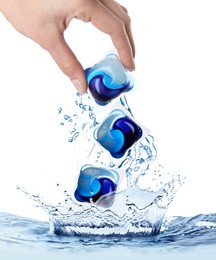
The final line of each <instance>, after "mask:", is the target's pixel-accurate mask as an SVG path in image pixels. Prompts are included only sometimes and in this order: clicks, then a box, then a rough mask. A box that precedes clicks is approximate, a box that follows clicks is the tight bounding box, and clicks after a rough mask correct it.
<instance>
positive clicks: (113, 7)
mask: <svg viewBox="0 0 216 260" xmlns="http://www.w3.org/2000/svg"><path fill="white" fill-rule="evenodd" d="M101 2H102V3H103V4H104V5H105V6H106V7H107V8H108V9H109V10H110V11H111V12H112V13H114V14H115V15H116V16H117V17H118V18H119V19H121V21H123V22H124V24H125V29H126V33H127V36H128V39H129V41H130V45H131V48H132V52H133V58H134V57H135V44H134V39H133V34H132V30H131V19H130V17H129V15H128V12H127V9H126V8H125V7H124V6H121V5H119V4H118V3H117V2H116V1H113V0H101Z"/></svg>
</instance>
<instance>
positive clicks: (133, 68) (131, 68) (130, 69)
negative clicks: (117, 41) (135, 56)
mask: <svg viewBox="0 0 216 260" xmlns="http://www.w3.org/2000/svg"><path fill="white" fill-rule="evenodd" d="M135 69H136V66H135V62H134V60H133V61H132V66H131V67H130V68H129V71H134V70H135Z"/></svg>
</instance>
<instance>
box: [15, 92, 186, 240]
mask: <svg viewBox="0 0 216 260" xmlns="http://www.w3.org/2000/svg"><path fill="white" fill-rule="evenodd" d="M72 98H73V102H72V104H71V111H72V112H71V111H69V112H67V113H66V112H65V111H64V109H63V108H61V107H60V108H59V109H58V114H59V116H61V123H60V125H61V126H62V127H63V128H64V130H65V129H66V130H67V131H68V133H69V138H68V142H70V143H71V145H73V148H74V149H76V153H79V152H80V156H82V157H81V159H80V160H79V161H78V162H77V163H78V165H79V166H80V167H81V166H82V165H84V164H88V163H89V164H92V165H96V166H99V167H100V166H101V167H109V168H112V169H113V170H118V172H120V175H121V176H120V178H121V182H120V185H119V188H118V190H117V191H116V192H113V193H109V194H108V195H104V196H102V197H101V198H100V199H99V200H98V201H97V202H96V203H80V202H78V201H76V199H75V198H74V196H73V193H71V192H67V191H65V190H64V189H63V187H61V186H60V185H59V184H57V188H58V189H62V191H61V193H63V194H64V200H63V202H59V203H58V205H52V204H51V203H50V202H45V201H44V199H42V196H41V195H40V194H39V195H38V194H31V193H29V192H28V191H26V190H25V188H22V187H18V189H19V190H21V191H22V192H24V193H26V194H27V195H28V196H29V197H30V198H31V199H32V200H34V201H35V202H36V203H37V204H38V206H39V207H41V208H42V209H43V210H44V211H45V212H46V213H47V214H48V216H49V219H50V229H51V231H53V232H54V233H55V234H66V235H71V234H79V235H80V234H82V235H84V234H85V235H130V236H131V235H138V234H139V235H150V234H158V233H159V231H160V229H161V225H162V223H163V218H164V215H165V213H166V210H167V208H168V206H169V204H170V203H171V202H172V201H173V199H174V196H175V193H176V192H177V190H178V188H179V187H181V186H182V184H183V182H184V179H183V178H182V177H181V176H180V175H179V174H172V172H170V170H169V169H167V166H166V167H165V166H163V165H162V164H160V163H159V162H158V161H157V150H156V147H155V145H154V138H153V136H152V135H150V134H148V135H147V136H145V137H144V138H143V139H141V141H140V140H139V141H138V142H137V143H135V144H134V146H132V148H130V149H129V150H128V151H127V153H126V155H125V156H124V157H123V158H122V159H120V160H115V159H113V158H111V156H110V155H109V154H108V153H107V152H106V151H104V150H103V149H102V148H101V146H100V145H99V144H98V143H97V142H96V141H95V139H94V138H93V136H94V131H95V129H96V127H97V126H98V125H99V124H100V123H101V122H102V120H103V119H104V117H105V114H106V113H107V112H108V111H106V110H103V111H100V113H97V112H98V111H97V109H98V108H97V107H95V104H94V102H93V101H92V99H91V97H90V95H88V94H86V95H84V96H80V95H78V94H75V95H73V97H72ZM116 106H118V107H121V108H122V109H124V110H125V111H126V112H127V113H128V114H129V115H130V116H131V117H132V116H133V115H132V111H131V109H130V107H129V105H128V103H127V100H126V98H125V96H123V97H121V98H120V99H119V100H118V104H116ZM82 142H83V144H84V145H80V144H81V143H82ZM80 147H82V149H80ZM83 147H84V148H83ZM77 175H78V173H77ZM71 186H73V184H71ZM74 188H75V186H74ZM108 197H109V198H111V199H112V200H113V204H112V206H110V207H109V208H104V207H101V206H100V205H102V203H103V201H104V200H106V199H107V198H108Z"/></svg>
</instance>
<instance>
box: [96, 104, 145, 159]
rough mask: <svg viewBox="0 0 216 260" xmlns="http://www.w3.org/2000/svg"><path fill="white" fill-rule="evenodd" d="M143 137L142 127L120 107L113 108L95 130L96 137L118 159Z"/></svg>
mask: <svg viewBox="0 0 216 260" xmlns="http://www.w3.org/2000/svg"><path fill="white" fill-rule="evenodd" d="M141 137H142V129H141V127H140V126H139V125H138V124H137V123H135V122H134V121H133V120H132V119H131V118H130V117H128V116H127V115H126V114H125V113H124V112H123V111H122V110H120V109H115V110H113V111H112V112H111V113H110V115H109V116H108V117H107V118H106V119H105V120H104V121H103V123H102V124H101V125H100V127H99V128H98V129H96V131H95V139H96V140H97V141H98V142H99V143H100V145H101V146H103V148H105V149H106V150H108V151H109V152H110V154H111V155H112V157H114V158H117V159H118V158H121V157H122V156H124V154H125V153H126V151H127V150H128V149H129V148H130V147H131V146H132V145H133V144H134V143H135V142H136V141H137V140H139V139H140V138H141Z"/></svg>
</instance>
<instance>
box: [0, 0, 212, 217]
mask: <svg viewBox="0 0 216 260" xmlns="http://www.w3.org/2000/svg"><path fill="white" fill-rule="evenodd" d="M121 3H122V4H123V5H124V6H125V7H127V9H128V11H129V13H130V16H131V19H132V28H133V33H134V38H135V43H136V77H137V78H138V80H139V81H140V83H141V85H142V86H141V88H139V89H138V90H137V91H136V92H134V93H133V94H131V96H130V100H129V101H130V106H131V108H132V110H133V111H134V115H135V117H136V118H137V119H138V120H140V121H141V122H142V123H143V124H144V125H145V126H147V127H148V128H149V129H151V131H152V134H153V135H154V137H155V144H156V147H157V149H158V154H159V156H160V157H162V158H163V159H166V160H168V161H169V162H171V163H172V164H173V165H174V166H175V167H176V169H177V170H180V171H181V172H183V173H184V174H185V175H187V177H188V178H187V181H186V184H185V185H184V187H183V188H182V189H181V190H180V191H179V192H178V194H177V196H176V198H175V200H174V202H173V203H172V204H171V205H170V207H169V210H168V214H169V215H193V214H198V213H210V212H216V204H215V197H216V189H215V174H216V159H215V146H216V137H215V134H216V124H215V111H216V101H215V87H216V47H215V46H216V16H215V13H216V7H215V1H210V0H205V1H204V0H202V1H201V0H196V1H195V0H182V1H173V0H172V1H171V0H169V1H168V0H164V1H159V0H155V1H139V0H133V1H132V0H131V1H129V0H127V1H126V0H124V1H121ZM141 3H142V4H141ZM66 38H67V40H68V43H69V44H70V46H71V47H72V48H73V50H74V51H75V53H76V54H77V56H78V58H79V59H80V61H81V63H82V64H83V65H84V66H86V65H92V64H94V63H95V62H97V61H98V60H99V59H100V58H101V57H103V56H104V55H105V54H106V53H107V52H108V51H110V49H112V48H113V45H112V43H111V40H110V38H109V36H107V35H104V34H102V33H101V32H99V31H98V30H97V29H95V28H93V26H91V24H84V23H82V22H80V21H77V20H76V21H75V20H74V21H72V23H71V25H70V27H69V29H68V30H67V31H66ZM71 93H73V86H72V85H71V83H70V81H69V80H68V79H67V78H66V77H65V76H64V75H63V74H62V72H61V71H60V70H59V69H58V67H57V66H56V64H55V63H54V62H53V61H52V59H51V57H50V56H49V54H48V53H46V51H44V50H42V49H41V48H40V47H38V46H37V44H35V43H34V42H32V41H31V40H29V39H27V38H25V37H23V36H22V35H20V34H19V33H17V32H16V31H15V30H14V29H13V28H12V26H11V25H10V24H9V23H8V22H7V21H6V20H5V19H4V17H3V16H1V15H0V132H1V134H0V211H7V212H12V213H15V214H20V215H25V216H31V217H34V218H46V216H45V215H44V213H43V212H42V210H40V209H36V208H34V207H32V206H31V205H32V202H31V201H30V200H29V199H28V198H27V197H26V196H24V195H23V194H21V192H18V191H16V185H17V184H21V185H22V184H25V185H30V186H31V187H32V189H33V190H36V191H37V189H38V188H40V189H46V190H47V192H49V191H50V194H52V195H53V192H51V190H53V185H54V184H55V183H56V180H57V181H60V182H61V180H62V182H64V183H66V186H67V188H68V189H70V188H71V187H73V185H74V184H73V183H72V181H70V180H72V179H73V177H74V176H72V175H73V173H74V172H73V169H74V168H75V167H76V165H75V164H76V163H75V162H76V156H75V154H73V153H72V149H71V146H70V144H69V143H68V142H67V138H66V136H65V133H64V130H62V129H61V128H60V126H59V123H60V118H59V117H58V116H57V108H58V107H59V106H64V104H65V105H68V106H69V104H70V101H71V99H70V95H71ZM40 189H39V190H40Z"/></svg>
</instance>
